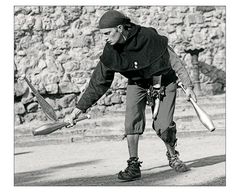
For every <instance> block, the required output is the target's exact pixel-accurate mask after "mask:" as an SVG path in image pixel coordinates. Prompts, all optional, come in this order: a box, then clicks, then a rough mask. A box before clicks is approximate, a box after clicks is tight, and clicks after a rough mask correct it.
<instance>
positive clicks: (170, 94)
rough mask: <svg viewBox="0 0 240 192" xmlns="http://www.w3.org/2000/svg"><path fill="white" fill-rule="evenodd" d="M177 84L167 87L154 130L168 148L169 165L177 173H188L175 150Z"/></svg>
mask: <svg viewBox="0 0 240 192" xmlns="http://www.w3.org/2000/svg"><path fill="white" fill-rule="evenodd" d="M176 88H177V85H176V83H171V84H169V85H167V86H166V92H165V94H166V96H165V97H164V98H163V100H162V101H161V103H160V108H159V112H158V116H157V119H156V120H155V121H154V122H153V129H154V130H155V131H156V133H157V135H158V136H159V137H160V138H161V139H162V140H163V142H164V143H165V146H166V148H167V157H168V160H169V165H170V166H171V167H172V168H173V169H175V170H176V171H179V172H183V171H187V170H188V169H187V167H186V165H185V164H184V163H183V162H182V161H180V160H179V158H178V156H179V153H178V151H176V150H175V145H176V141H177V138H176V133H177V130H176V124H175V122H174V121H173V114H174V110H175V101H176Z"/></svg>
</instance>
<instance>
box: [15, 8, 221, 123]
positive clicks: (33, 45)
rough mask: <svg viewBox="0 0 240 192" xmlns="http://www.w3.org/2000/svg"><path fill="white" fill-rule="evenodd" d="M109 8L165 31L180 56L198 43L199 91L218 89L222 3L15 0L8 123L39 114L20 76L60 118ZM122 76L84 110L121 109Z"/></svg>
mask: <svg viewBox="0 0 240 192" xmlns="http://www.w3.org/2000/svg"><path fill="white" fill-rule="evenodd" d="M109 9H116V10H120V11H122V12H124V13H125V14H126V15H127V16H129V17H130V18H131V19H132V21H133V22H135V23H137V24H141V25H143V26H151V27H154V28H156V29H157V30H158V32H159V34H162V35H165V36H167V37H168V38H169V43H170V45H171V46H172V47H173V48H174V50H175V51H176V53H177V54H178V55H179V56H180V57H181V58H182V59H183V60H184V61H185V62H186V68H187V70H188V71H189V73H190V75H192V70H191V69H192V64H191V56H190V54H186V53H185V50H186V49H194V48H204V51H203V52H202V53H200V55H199V61H200V62H199V67H200V72H201V73H200V82H201V86H202V89H203V92H204V94H216V93H219V92H221V91H224V89H225V19H226V15H225V7H219V6H217V7H197V6H114V7H110V6H108V7H104V6H15V8H14V71H15V73H14V74H15V78H14V85H15V86H14V98H15V104H14V108H15V124H20V123H24V122H29V121H32V120H46V117H45V115H44V114H43V113H42V111H41V109H40V107H39V105H38V103H37V101H36V98H35V97H34V95H33V94H32V93H31V91H30V90H29V88H28V86H27V85H26V83H25V82H23V81H19V80H17V77H18V76H20V75H21V74H26V76H27V78H28V79H29V80H30V81H31V82H32V84H33V85H34V87H35V88H36V89H37V90H38V91H39V92H40V93H41V94H42V95H43V97H44V98H46V100H47V101H48V102H49V103H50V104H51V105H52V106H53V107H54V109H55V110H56V113H57V116H58V118H63V117H64V116H65V115H66V114H67V113H69V112H70V111H71V110H72V109H73V107H74V106H75V104H76V102H77V100H78V99H79V96H80V94H81V93H82V91H83V90H84V88H85V86H86V85H87V83H88V80H89V78H90V76H91V73H92V72H93V69H94V67H95V66H96V64H97V62H98V59H99V56H100V55H101V52H102V48H103V46H104V42H103V41H102V40H101V35H100V33H99V31H98V29H97V28H96V26H97V24H98V20H99V18H100V16H101V15H102V14H103V13H104V12H105V11H106V10H109ZM126 82H127V81H126V79H125V78H124V77H122V76H121V75H119V74H116V76H115V78H114V82H113V84H112V87H111V89H110V90H109V91H108V92H107V93H106V94H105V95H104V96H103V97H102V98H101V99H100V100H99V101H98V103H97V105H96V106H94V107H93V108H92V109H91V111H92V112H100V113H102V112H104V111H106V110H110V111H111V110H124V103H125V99H126V98H125V94H126V92H125V88H126Z"/></svg>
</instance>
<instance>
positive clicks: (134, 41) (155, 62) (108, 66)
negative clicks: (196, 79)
mask: <svg viewBox="0 0 240 192" xmlns="http://www.w3.org/2000/svg"><path fill="white" fill-rule="evenodd" d="M115 72H119V73H121V74H122V75H123V76H125V77H126V78H128V79H129V81H131V82H134V81H139V80H148V79H151V78H152V76H155V75H163V78H162V79H164V76H166V77H168V78H165V79H168V81H169V79H170V81H171V82H174V81H176V80H177V76H176V73H177V75H178V76H179V78H180V79H181V81H182V82H183V84H184V85H185V86H192V83H191V80H190V78H189V76H188V73H187V71H186V69H185V67H184V64H183V62H182V61H181V60H180V59H179V58H178V56H177V55H176V54H175V53H174V51H173V50H172V49H171V48H170V47H169V46H168V40H167V38H166V37H164V36H160V35H158V34H157V32H156V30H154V29H153V28H145V27H141V26H134V27H133V29H132V30H131V31H130V32H129V35H128V37H127V41H126V43H124V44H122V45H119V44H118V45H117V44H116V45H115V46H111V45H109V44H106V45H105V48H104V51H103V54H102V56H101V57H100V62H99V63H98V64H97V66H96V68H95V70H94V72H93V74H92V76H91V79H90V82H89V85H88V87H87V89H86V91H85V92H84V93H83V94H82V96H81V98H80V100H79V102H78V103H77V106H76V107H77V108H79V109H81V110H82V111H86V110H87V109H88V108H89V107H91V106H92V105H93V104H94V103H95V102H97V100H98V99H100V97H102V95H103V94H104V93H105V92H106V91H107V90H108V89H109V88H110V86H111V83H112V81H113V78H114V73H115Z"/></svg>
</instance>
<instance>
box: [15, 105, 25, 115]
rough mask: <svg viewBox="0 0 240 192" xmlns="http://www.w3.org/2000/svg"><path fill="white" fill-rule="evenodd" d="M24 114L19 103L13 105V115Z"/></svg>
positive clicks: (22, 107) (23, 108) (22, 106)
mask: <svg viewBox="0 0 240 192" xmlns="http://www.w3.org/2000/svg"><path fill="white" fill-rule="evenodd" d="M25 112H26V110H25V107H24V105H23V104H22V103H21V102H19V103H14V113H15V114H17V115H22V114H24V113H25Z"/></svg>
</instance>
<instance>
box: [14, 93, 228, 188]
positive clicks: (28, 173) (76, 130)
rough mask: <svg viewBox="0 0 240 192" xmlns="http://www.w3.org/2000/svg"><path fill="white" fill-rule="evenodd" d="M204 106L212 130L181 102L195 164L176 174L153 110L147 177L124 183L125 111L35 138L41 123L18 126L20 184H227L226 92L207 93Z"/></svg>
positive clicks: (179, 119)
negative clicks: (156, 129) (154, 127)
mask: <svg viewBox="0 0 240 192" xmlns="http://www.w3.org/2000/svg"><path fill="white" fill-rule="evenodd" d="M198 103H199V105H200V106H201V107H202V108H203V109H204V110H206V111H207V112H208V114H209V115H210V116H211V118H212V120H213V121H214V124H215V126H216V128H217V129H216V131H215V132H212V133H210V132H208V131H207V130H206V129H205V128H204V126H203V125H202V124H201V123H200V121H199V119H198V118H197V116H196V113H195V111H194V109H193V108H192V106H191V105H190V104H189V103H187V102H186V101H183V100H182V99H179V98H178V100H177V105H176V112H175V118H174V121H175V122H176V123H177V129H178V134H177V135H178V138H179V139H178V146H177V150H179V151H180V153H181V156H180V158H181V159H182V160H184V161H185V162H186V163H187V165H188V166H189V167H190V168H191V170H190V171H189V172H186V173H176V172H175V171H173V170H172V169H171V168H170V167H169V166H168V162H167V159H166V156H165V153H166V150H165V146H164V144H163V142H162V141H161V140H160V139H158V138H157V136H156V135H155V133H154V131H153V130H152V128H151V114H150V113H149V112H148V113H147V123H146V130H145V132H144V135H143V136H142V137H141V140H140V144H139V156H140V160H141V161H143V164H142V178H141V179H140V180H137V181H133V182H121V181H119V180H118V179H117V173H118V172H119V171H120V170H123V169H124V168H126V165H127V163H126V160H127V159H128V151H127V143H126V140H123V141H122V140H121V138H122V134H123V130H124V127H123V122H124V111H122V112H121V111H119V112H118V113H115V114H108V115H105V116H103V117H97V118H92V119H90V120H85V121H82V122H81V123H79V124H78V125H76V126H74V127H73V128H72V129H62V130H59V131H56V132H54V133H52V134H49V135H46V136H39V137H34V136H33V135H32V133H31V131H32V129H33V128H35V127H37V126H39V125H41V124H42V123H40V124H33V123H32V122H31V123H30V124H28V125H27V124H24V125H20V126H16V127H15V132H14V133H15V135H14V137H15V139H14V140H15V141H14V143H15V151H14V160H15V162H14V171H15V174H14V184H15V186H225V185H226V168H225V167H226V165H225V164H226V156H225V154H226V153H225V147H226V144H225V135H226V134H225V126H226V125H225V95H216V96H212V97H202V98H199V99H198Z"/></svg>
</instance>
